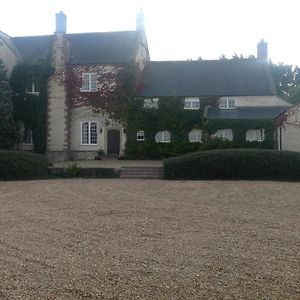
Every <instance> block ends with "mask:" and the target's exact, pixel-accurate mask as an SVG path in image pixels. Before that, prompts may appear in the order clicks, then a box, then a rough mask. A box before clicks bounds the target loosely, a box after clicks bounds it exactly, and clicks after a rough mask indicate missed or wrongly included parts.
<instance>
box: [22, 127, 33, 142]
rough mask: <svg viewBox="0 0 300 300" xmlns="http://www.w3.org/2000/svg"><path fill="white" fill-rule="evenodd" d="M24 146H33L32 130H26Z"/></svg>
mask: <svg viewBox="0 0 300 300" xmlns="http://www.w3.org/2000/svg"><path fill="white" fill-rule="evenodd" d="M24 144H26V145H32V144H33V139H32V130H31V129H29V128H25V130H24Z"/></svg>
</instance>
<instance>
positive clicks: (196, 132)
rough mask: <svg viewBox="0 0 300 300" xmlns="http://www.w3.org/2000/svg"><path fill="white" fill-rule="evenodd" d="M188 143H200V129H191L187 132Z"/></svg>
mask: <svg viewBox="0 0 300 300" xmlns="http://www.w3.org/2000/svg"><path fill="white" fill-rule="evenodd" d="M189 141H190V143H201V142H202V130H201V129H193V130H191V131H190V132H189Z"/></svg>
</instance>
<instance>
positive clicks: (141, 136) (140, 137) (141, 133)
mask: <svg viewBox="0 0 300 300" xmlns="http://www.w3.org/2000/svg"><path fill="white" fill-rule="evenodd" d="M136 140H137V141H144V140H145V134H144V131H143V130H140V131H138V132H137V133H136Z"/></svg>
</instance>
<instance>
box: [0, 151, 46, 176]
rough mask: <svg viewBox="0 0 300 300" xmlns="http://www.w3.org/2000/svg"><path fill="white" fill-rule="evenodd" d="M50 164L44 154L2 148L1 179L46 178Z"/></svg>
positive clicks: (0, 159) (0, 152) (0, 155)
mask: <svg viewBox="0 0 300 300" xmlns="http://www.w3.org/2000/svg"><path fill="white" fill-rule="evenodd" d="M49 165H50V162H49V161H48V160H47V159H46V157H45V156H43V155H39V154H34V153H31V152H24V151H13V150H7V151H5V150H0V180H14V179H36V178H46V177H47V176H48V167H49Z"/></svg>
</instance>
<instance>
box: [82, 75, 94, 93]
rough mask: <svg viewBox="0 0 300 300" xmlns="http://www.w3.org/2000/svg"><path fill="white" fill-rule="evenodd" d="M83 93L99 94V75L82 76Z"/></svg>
mask: <svg viewBox="0 0 300 300" xmlns="http://www.w3.org/2000/svg"><path fill="white" fill-rule="evenodd" d="M81 91H82V92H97V73H83V74H82V88H81Z"/></svg>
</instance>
